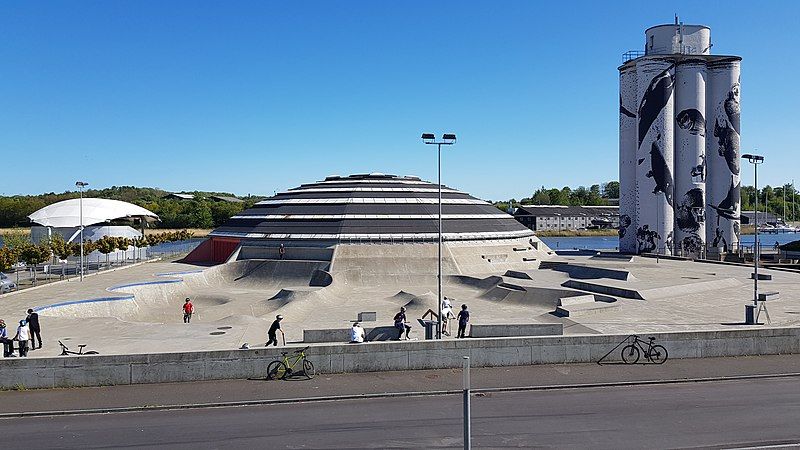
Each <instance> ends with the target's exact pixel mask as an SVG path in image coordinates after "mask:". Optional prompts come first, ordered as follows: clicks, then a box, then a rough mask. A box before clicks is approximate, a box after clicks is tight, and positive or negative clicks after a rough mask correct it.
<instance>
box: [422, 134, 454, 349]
mask: <svg viewBox="0 0 800 450" xmlns="http://www.w3.org/2000/svg"><path fill="white" fill-rule="evenodd" d="M422 142H424V143H425V144H429V145H436V146H437V147H438V148H439V277H438V278H439V315H438V320H437V321H436V322H437V323H436V339H441V338H442V146H443V145H453V144H455V143H456V135H455V134H452V133H445V134H443V135H442V139H441V140H439V141H437V140H436V136H435V135H434V134H433V133H422Z"/></svg>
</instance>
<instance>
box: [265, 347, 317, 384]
mask: <svg viewBox="0 0 800 450" xmlns="http://www.w3.org/2000/svg"><path fill="white" fill-rule="evenodd" d="M306 350H308V347H306V348H301V349H300V350H295V351H294V352H293V353H294V355H293V356H288V355H289V353H288V352H282V353H281V354H282V355H283V359H279V360H275V361H272V362H271V363H269V365H268V366H267V379H268V380H285V379H286V378H287V377H290V376H292V375H293V374H294V373H297V370H295V366H298V365H300V367H302V371H303V375H305V377H306V378H307V379H309V380H310V379H312V378H314V375H316V371H315V370H314V364H313V363H312V362H311V361H309V360H308V359H306ZM301 361H302V364H300V362H301ZM300 367H298V369H300Z"/></svg>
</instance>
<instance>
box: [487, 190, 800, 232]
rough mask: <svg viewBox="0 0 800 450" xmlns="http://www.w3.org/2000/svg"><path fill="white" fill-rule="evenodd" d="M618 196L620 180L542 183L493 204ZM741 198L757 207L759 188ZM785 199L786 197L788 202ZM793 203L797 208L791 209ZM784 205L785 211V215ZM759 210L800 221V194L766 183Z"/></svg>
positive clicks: (586, 201)
mask: <svg viewBox="0 0 800 450" xmlns="http://www.w3.org/2000/svg"><path fill="white" fill-rule="evenodd" d="M784 195H785V196H784ZM618 198H619V182H618V181H609V182H607V183H603V184H594V185H592V186H590V187H588V188H587V187H585V186H579V187H577V188H574V189H573V188H570V187H568V186H565V187H563V188H561V189H558V188H546V187H544V186H542V187H540V188H539V189H537V190H536V191H534V192H533V194H531V196H530V197H525V198H523V199H521V200H517V199H511V200H508V201H499V202H495V203H494V204H495V206H497V207H498V208H500V209H502V210H503V211H506V210H507V209H508V205H509V203H513V204H514V205H564V206H582V205H589V206H598V205H608V204H609V200H610V199H618ZM741 198H742V210H743V211H752V210H753V209H755V198H756V190H755V188H754V187H753V186H742V190H741ZM784 198H785V199H786V201H785V203H784ZM793 199H794V200H793ZM793 203H794V210H793V209H792V204H793ZM784 206H785V208H786V214H784ZM758 210H759V211H768V212H771V213H773V214H775V215H776V216H778V217H783V218H784V219H785V220H786V221H787V222H797V221H800V193H798V192H797V189H795V187H794V186H792V185H791V184H787V185H784V186H778V187H772V186H765V187H763V188H761V189H759V190H758ZM792 211H794V212H792Z"/></svg>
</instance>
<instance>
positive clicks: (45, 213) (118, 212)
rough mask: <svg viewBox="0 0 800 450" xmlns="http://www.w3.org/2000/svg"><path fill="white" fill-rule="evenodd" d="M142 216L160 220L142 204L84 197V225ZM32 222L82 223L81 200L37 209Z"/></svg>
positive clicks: (48, 224) (66, 225)
mask: <svg viewBox="0 0 800 450" xmlns="http://www.w3.org/2000/svg"><path fill="white" fill-rule="evenodd" d="M129 217H140V218H144V219H145V220H158V216H157V215H155V213H153V212H151V211H148V210H146V209H144V208H142V207H141V206H137V205H134V204H132V203H128V202H122V201H119V200H109V199H105V198H84V199H83V225H84V226H86V225H94V224H97V223H104V222H108V221H110V220H115V219H124V218H129ZM28 218H29V219H31V222H34V223H37V224H39V225H42V226H45V227H55V228H71V227H78V226H80V225H81V200H80V199H77V198H73V199H70V200H64V201H61V202H58V203H53V204H52V205H48V206H45V207H44V208H42V209H40V210H38V211H36V212H35V213H33V214H31V215H30V216H28Z"/></svg>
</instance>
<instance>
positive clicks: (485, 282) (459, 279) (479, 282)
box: [445, 275, 503, 290]
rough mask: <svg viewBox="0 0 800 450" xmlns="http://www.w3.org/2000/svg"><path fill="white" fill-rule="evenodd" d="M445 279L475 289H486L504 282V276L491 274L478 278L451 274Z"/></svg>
mask: <svg viewBox="0 0 800 450" xmlns="http://www.w3.org/2000/svg"><path fill="white" fill-rule="evenodd" d="M445 280H446V281H447V282H449V283H452V284H456V285H460V286H465V287H469V288H473V289H480V290H486V289H489V288H492V287H494V286H497V285H498V284H500V283H502V282H503V277H499V276H490V277H486V278H476V277H470V276H467V275H450V276H448V277H445Z"/></svg>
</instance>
